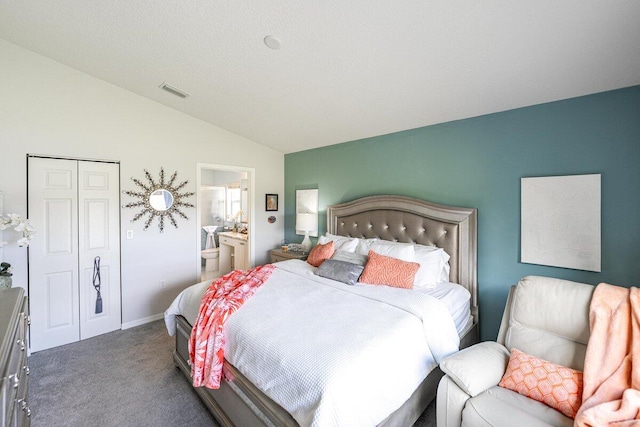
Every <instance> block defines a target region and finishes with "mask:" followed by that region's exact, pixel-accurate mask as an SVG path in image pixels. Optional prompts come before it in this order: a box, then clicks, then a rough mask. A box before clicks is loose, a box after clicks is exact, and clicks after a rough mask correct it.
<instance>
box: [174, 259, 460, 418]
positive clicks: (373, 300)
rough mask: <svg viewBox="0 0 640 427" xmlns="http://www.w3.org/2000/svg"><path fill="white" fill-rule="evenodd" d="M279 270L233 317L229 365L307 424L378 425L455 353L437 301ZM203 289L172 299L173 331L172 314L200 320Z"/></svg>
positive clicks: (286, 265) (284, 266) (282, 266)
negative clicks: (197, 302) (196, 304)
mask: <svg viewBox="0 0 640 427" xmlns="http://www.w3.org/2000/svg"><path fill="white" fill-rule="evenodd" d="M276 266H277V267H278V268H276V269H275V270H274V272H273V274H272V275H271V277H270V278H269V280H268V281H267V282H266V283H265V284H264V285H263V286H262V287H261V288H260V289H259V290H258V292H256V294H255V295H254V296H253V297H252V298H251V299H249V300H248V301H247V302H245V304H244V305H243V306H242V307H241V308H240V309H239V310H238V311H237V312H236V313H234V314H233V315H232V316H230V318H229V319H228V320H227V323H226V324H225V328H226V333H227V344H226V348H225V358H226V359H227V361H229V363H231V364H232V365H233V366H235V367H236V368H238V369H239V370H240V372H242V373H243V374H244V375H245V376H246V377H247V378H248V379H249V380H250V381H251V382H252V383H253V384H255V385H256V386H257V387H258V388H260V389H261V390H262V391H263V392H264V393H265V394H266V395H267V396H269V397H270V398H271V399H273V400H274V401H275V402H277V403H279V404H280V405H281V406H282V407H283V408H285V409H286V410H287V411H288V412H289V413H290V414H291V415H292V416H293V418H295V420H296V421H297V422H298V423H299V424H300V425H301V426H338V425H340V426H343V425H344V426H375V425H377V424H378V423H380V422H381V421H382V420H384V419H385V418H386V417H387V416H388V415H389V414H390V413H391V412H393V411H394V410H396V409H397V408H398V407H400V405H402V403H404V401H405V400H407V399H408V398H409V396H410V395H411V393H412V392H413V391H414V390H415V389H416V388H417V387H418V385H419V384H420V383H421V382H422V380H423V379H424V378H425V377H426V376H427V374H428V373H429V372H430V371H431V370H432V369H433V368H434V367H435V366H437V364H438V362H439V361H440V359H441V358H443V357H445V356H447V355H449V354H451V353H453V352H455V351H456V350H457V349H458V345H459V338H458V334H457V332H456V328H455V325H454V323H453V320H452V319H451V316H450V314H449V312H448V311H447V309H446V308H445V307H444V305H443V304H442V303H441V302H440V301H438V300H437V299H436V298H433V297H431V296H429V295H425V294H420V293H417V292H412V291H407V290H405V289H396V288H391V287H387V286H370V285H356V286H349V285H346V284H343V283H340V282H335V281H332V280H328V279H323V278H321V277H318V276H315V275H314V274H313V271H314V268H313V267H311V266H309V264H307V263H305V262H301V261H298V260H291V261H286V262H282V263H278V264H276ZM207 287H208V283H201V284H198V285H195V286H193V287H191V288H189V289H191V290H192V291H190V292H183V293H182V294H180V295H179V296H178V297H177V298H176V300H175V301H174V302H173V304H172V305H171V306H170V307H169V309H168V310H167V311H166V313H165V321H166V323H167V329H168V330H169V333H170V334H173V333H174V332H175V319H174V317H175V315H176V314H182V315H184V316H185V317H186V318H187V320H189V321H191V322H193V321H194V319H195V316H196V315H197V308H196V309H195V311H196V312H195V314H193V311H194V309H193V307H191V308H187V306H189V300H192V301H193V300H194V299H195V298H199V297H198V296H197V295H199V296H202V293H204V291H205V290H206V288H207ZM192 305H193V303H191V306H192ZM185 310H186V312H185ZM189 311H191V313H189ZM191 316H193V317H191Z"/></svg>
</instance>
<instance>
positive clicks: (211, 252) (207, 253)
mask: <svg viewBox="0 0 640 427" xmlns="http://www.w3.org/2000/svg"><path fill="white" fill-rule="evenodd" d="M200 254H201V256H202V258H203V259H204V260H205V261H204V271H218V266H219V262H220V261H219V256H220V248H211V249H203V250H202V251H200Z"/></svg>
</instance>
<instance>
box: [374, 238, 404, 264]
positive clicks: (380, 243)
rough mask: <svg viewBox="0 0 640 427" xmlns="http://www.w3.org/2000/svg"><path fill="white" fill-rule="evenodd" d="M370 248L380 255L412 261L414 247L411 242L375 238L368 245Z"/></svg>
mask: <svg viewBox="0 0 640 427" xmlns="http://www.w3.org/2000/svg"><path fill="white" fill-rule="evenodd" d="M370 250H372V251H374V252H375V253H378V254H380V255H385V256H389V257H391V258H397V259H401V260H403V261H409V262H414V258H415V249H414V248H413V244H411V243H397V242H387V241H385V240H376V241H375V242H373V243H372V244H371V246H370Z"/></svg>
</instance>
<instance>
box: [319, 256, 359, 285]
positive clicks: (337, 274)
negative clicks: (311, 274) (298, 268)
mask: <svg viewBox="0 0 640 427" xmlns="http://www.w3.org/2000/svg"><path fill="white" fill-rule="evenodd" d="M362 270H364V267H363V266H361V265H358V264H353V263H350V262H346V261H337V260H335V259H327V260H325V261H324V262H323V263H322V264H320V267H318V269H317V270H316V274H317V275H318V276H320V277H325V278H327V279H332V280H337V281H338V282H342V283H346V284H347V285H355V284H356V282H357V281H358V278H359V277H360V274H362Z"/></svg>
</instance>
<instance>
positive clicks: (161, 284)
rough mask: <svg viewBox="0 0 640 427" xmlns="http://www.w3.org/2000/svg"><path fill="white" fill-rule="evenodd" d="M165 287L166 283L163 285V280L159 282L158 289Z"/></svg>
mask: <svg viewBox="0 0 640 427" xmlns="http://www.w3.org/2000/svg"><path fill="white" fill-rule="evenodd" d="M165 285H166V283H165V281H164V280H162V281H160V288H162V289H164V288H165Z"/></svg>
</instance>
